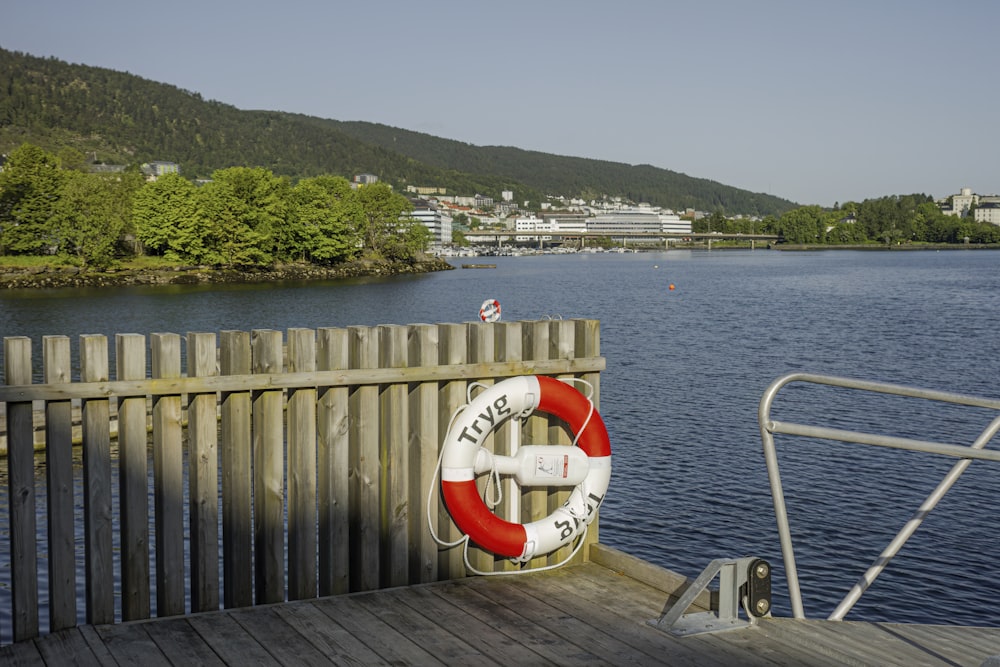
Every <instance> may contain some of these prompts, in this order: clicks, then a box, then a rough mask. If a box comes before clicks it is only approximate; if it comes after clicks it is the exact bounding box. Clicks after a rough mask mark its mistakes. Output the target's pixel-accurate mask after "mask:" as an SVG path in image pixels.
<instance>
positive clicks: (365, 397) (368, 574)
mask: <svg viewBox="0 0 1000 667" xmlns="http://www.w3.org/2000/svg"><path fill="white" fill-rule="evenodd" d="M348 332H349V336H350V366H351V368H352V369H357V368H376V367H377V362H378V338H377V336H376V335H375V333H374V329H371V328H369V327H348ZM349 410H350V424H351V436H350V438H351V463H350V469H351V537H350V541H351V590H352V591H369V590H374V589H376V588H378V587H379V579H380V577H379V572H380V571H381V569H382V563H381V561H380V553H381V545H380V540H379V538H380V529H379V520H380V518H381V507H380V505H379V501H380V500H381V494H380V492H379V482H380V479H381V477H382V474H381V469H380V466H379V433H378V424H379V416H378V387H377V386H375V385H363V386H360V387H355V388H354V389H353V390H352V391H351V397H350V407H349Z"/></svg>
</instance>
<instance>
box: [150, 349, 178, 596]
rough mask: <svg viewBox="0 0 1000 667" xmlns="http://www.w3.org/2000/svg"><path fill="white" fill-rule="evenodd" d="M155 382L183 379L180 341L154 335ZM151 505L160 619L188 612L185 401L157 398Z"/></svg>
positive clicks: (153, 372) (154, 407)
mask: <svg viewBox="0 0 1000 667" xmlns="http://www.w3.org/2000/svg"><path fill="white" fill-rule="evenodd" d="M150 349H151V354H150V356H151V364H150V367H151V370H152V376H153V378H164V379H166V378H176V377H180V375H181V338H180V336H179V335H178V334H174V333H154V334H152V335H151V336H150ZM153 484H154V487H155V488H154V489H153V505H154V510H155V514H156V522H155V525H156V615H157V616H173V615H175V614H183V613H184V451H183V445H182V426H181V397H180V395H163V396H154V397H153Z"/></svg>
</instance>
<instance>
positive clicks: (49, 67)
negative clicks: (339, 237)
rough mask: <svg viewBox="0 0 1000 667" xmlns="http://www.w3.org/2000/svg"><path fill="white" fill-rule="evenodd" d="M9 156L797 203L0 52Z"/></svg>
mask: <svg viewBox="0 0 1000 667" xmlns="http://www.w3.org/2000/svg"><path fill="white" fill-rule="evenodd" d="M0 91H2V93H0V153H8V152H10V151H11V150H12V149H13V148H16V147H17V146H19V145H20V144H22V143H24V142H29V143H33V144H36V145H38V146H40V147H42V148H44V149H46V150H48V151H51V152H54V153H57V154H58V153H60V152H61V151H64V150H65V149H67V148H72V149H75V150H76V151H79V152H80V153H82V154H83V155H85V156H86V157H87V159H89V160H91V161H96V162H101V163H108V164H124V163H130V164H134V163H143V162H152V161H154V160H169V161H172V162H177V163H179V164H180V165H181V169H182V172H183V173H184V175H185V176H188V177H191V178H195V177H208V176H210V175H211V173H212V172H213V171H215V170H216V169H222V168H226V167H231V166H260V167H265V168H267V169H269V170H271V171H272V172H273V173H275V174H277V175H281V176H289V177H292V178H303V177H309V176H317V175H320V174H336V175H342V176H346V177H351V176H353V175H354V174H358V173H371V174H375V175H377V176H378V177H379V178H380V179H381V180H383V181H386V182H388V183H390V184H392V185H393V186H395V187H397V188H399V189H402V188H404V187H405V186H407V185H416V186H439V187H445V188H447V190H448V192H449V193H459V194H468V195H471V194H476V193H481V194H484V195H489V196H493V197H494V198H497V199H499V196H500V192H501V191H502V190H512V191H513V192H514V196H515V201H518V202H522V201H530V202H532V204H534V205H537V203H538V202H540V201H542V200H543V197H544V196H545V195H563V196H566V197H582V198H584V199H592V198H595V197H600V196H603V195H607V196H619V197H623V198H625V199H629V200H632V201H636V202H647V203H650V204H653V205H657V206H664V207H668V208H672V209H675V210H681V211H683V210H684V209H686V208H694V209H697V210H702V211H723V212H725V213H726V214H728V215H734V214H745V215H769V214H779V213H781V212H784V211H787V210H790V209H792V208H795V207H796V204H794V203H793V202H790V201H788V200H785V199H781V198H779V197H775V196H772V195H767V194H761V193H753V192H749V191H747V190H741V189H738V188H734V187H730V186H726V185H723V184H721V183H718V182H715V181H712V180H708V179H703V178H694V177H691V176H687V175H685V174H681V173H678V172H674V171H670V170H667V169H660V168H657V167H653V166H650V165H637V166H632V165H627V164H622V163H617V162H608V161H601V160H591V159H586V158H578V157H565V156H557V155H551V154H547V153H541V152H537V151H529V150H522V149H520V148H512V147H498V146H474V145H471V144H467V143H463V142H459V141H454V140H450V139H442V138H438V137H434V136H431V135H428V134H422V133H419V132H413V131H410V130H404V129H400V128H393V127H389V126H386V125H379V124H375V123H367V122H360V121H350V122H348V121H337V120H330V119H323V118H317V117H313V116H306V115H302V114H291V113H285V112H280V111H244V110H240V109H237V108H236V107H234V106H231V105H228V104H224V103H221V102H217V101H206V100H204V99H202V97H201V95H200V94H198V93H195V92H191V91H186V90H183V89H180V88H178V87H176V86H172V85H169V84H164V83H157V82H154V81H150V80H148V79H143V78H142V77H138V76H135V75H133V74H129V73H127V72H118V71H115V70H110V69H105V68H99V67H91V66H87V65H76V64H70V63H67V62H65V61H61V60H58V59H55V58H40V57H36V56H31V55H28V54H24V53H20V52H15V51H8V50H4V49H2V48H0Z"/></svg>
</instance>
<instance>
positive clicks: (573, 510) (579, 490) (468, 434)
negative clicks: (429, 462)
mask: <svg viewBox="0 0 1000 667" xmlns="http://www.w3.org/2000/svg"><path fill="white" fill-rule="evenodd" d="M533 410H537V411H539V412H544V413H547V414H550V415H555V416H557V417H559V418H561V419H562V420H563V421H565V422H566V424H567V425H568V426H569V427H570V429H572V431H573V434H574V437H575V438H576V443H577V447H564V448H562V450H561V451H562V452H563V456H561V457H560V461H561V460H563V458H564V459H565V460H566V461H567V465H566V468H567V469H568V467H569V465H568V464H569V461H570V459H576V458H580V457H579V453H578V452H576V456H575V457H574V456H570V454H571V453H572V452H570V451H566V450H575V449H577V448H578V449H579V450H582V452H583V453H584V454H585V455H586V457H585V461H584V472H585V476H583V479H582V481H580V482H579V483H578V484H576V486H575V487H574V488H573V491H572V492H571V493H570V497H569V499H568V500H567V501H566V502H565V503H564V504H563V505H562V506H561V507H559V508H558V509H556V510H555V511H554V512H552V513H551V514H550V515H548V516H547V517H545V518H544V519H541V520H538V521H532V522H530V523H526V524H521V523H515V522H510V521H506V520H504V519H502V518H500V517H498V516H496V515H495V514H494V513H493V512H492V511H491V510H490V509H489V507H487V506H486V503H485V502H483V499H482V498H481V497H480V495H479V492H478V490H477V489H476V481H475V477H476V470H475V467H476V459H477V457H478V456H479V452H480V449H481V447H482V444H483V442H484V441H485V440H486V438H487V436H488V435H489V434H490V433H491V432H492V431H493V430H494V429H496V428H497V427H498V426H499V425H500V424H501V423H503V422H504V421H505V420H506V419H508V418H510V417H514V416H519V415H523V414H527V413H530V412H531V411H533ZM442 447H443V449H444V451H443V452H442V460H441V489H442V494H443V496H444V502H445V505H447V507H448V511H449V512H450V513H451V516H452V519H454V521H455V524H456V525H457V526H458V527H459V528H460V529H461V530H462V532H463V533H465V534H466V535H468V536H469V539H470V540H471V541H472V542H474V543H475V544H477V545H479V546H480V547H482V548H483V549H485V550H487V551H490V552H493V553H495V554H497V555H500V556H506V557H509V558H513V559H516V560H518V561H520V562H527V561H529V560H531V559H532V558H534V557H535V556H536V555H542V554H547V553H550V552H552V551H555V550H556V549H558V548H560V547H562V546H564V545H567V544H569V543H570V542H572V541H573V540H574V539H575V538H576V537H577V536H578V535H580V534H582V532H583V531H584V530H585V528H586V526H587V525H589V524H590V522H591V521H593V520H594V517H595V515H596V513H597V509H598V508H599V507H600V506H601V503H602V502H603V501H604V495H605V493H607V490H608V484H609V482H610V480H611V443H610V442H609V440H608V432H607V429H606V428H605V426H604V421H603V420H602V419H601V416H600V414H598V412H597V411H596V410H594V407H593V404H592V403H591V401H590V400H589V399H588V398H587V397H586V396H584V395H583V394H581V393H580V392H579V391H577V390H576V389H574V388H573V387H572V386H570V385H569V384H567V383H565V382H560V381H559V380H556V379H553V378H550V377H545V376H538V375H525V376H520V377H514V378H509V379H507V380H503V381H502V382H498V383H497V384H495V385H493V386H491V387H488V388H486V389H485V390H484V391H483V392H482V393H480V394H479V395H478V396H476V398H475V399H474V400H473V401H472V402H471V403H470V404H469V405H468V406H467V407H466V408H465V409H464V410H463V411H462V412H461V413H460V414H459V415H458V417H457V418H456V419H455V421H454V423H453V424H452V426H451V428H450V429H449V430H448V434H447V436H445V440H444V444H443V445H442ZM556 447H557V446H555V445H546V446H542V447H535V448H533V449H534V450H536V451H539V452H542V451H546V450H550V449H554V448H556ZM536 458H537V459H539V460H541V459H543V458H547V457H542V456H538V457H536ZM573 465H574V466H576V467H579V462H578V461H575V462H574V463H573ZM549 467H550V468H551V467H552V466H549ZM556 467H557V468H558V469H559V471H560V472H561V471H562V470H563V467H562V464H561V463H560V465H559V466H556ZM581 476H582V475H581Z"/></svg>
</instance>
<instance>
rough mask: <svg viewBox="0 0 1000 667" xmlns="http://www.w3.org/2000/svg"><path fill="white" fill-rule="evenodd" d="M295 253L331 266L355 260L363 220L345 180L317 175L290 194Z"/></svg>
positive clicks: (357, 204) (356, 201)
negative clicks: (359, 230)
mask: <svg viewBox="0 0 1000 667" xmlns="http://www.w3.org/2000/svg"><path fill="white" fill-rule="evenodd" d="M291 203H292V217H293V220H294V222H293V223H292V225H291V227H292V229H293V230H294V231H293V235H292V239H291V243H292V250H293V251H294V252H295V254H297V255H299V256H301V258H302V259H305V260H309V261H313V262H317V263H321V264H332V263H335V262H340V261H345V260H348V259H351V258H353V257H354V255H355V254H356V253H357V250H358V244H359V241H360V239H359V236H358V233H357V229H356V226H355V221H356V220H360V219H361V210H360V203H359V202H358V199H357V197H355V193H354V190H352V189H351V184H350V182H348V180H347V179H346V178H341V177H338V176H317V177H315V178H307V179H305V180H303V181H299V183H297V184H296V185H295V187H293V188H292V191H291Z"/></svg>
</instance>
